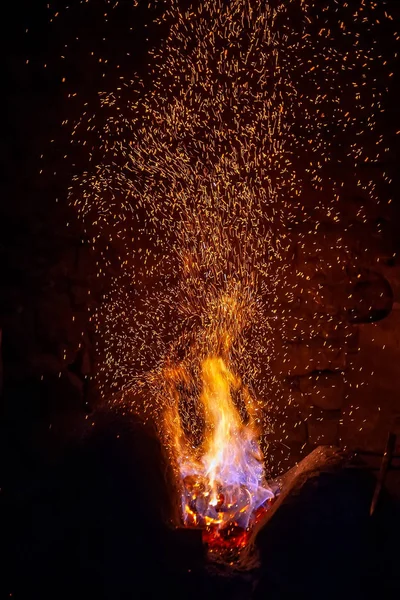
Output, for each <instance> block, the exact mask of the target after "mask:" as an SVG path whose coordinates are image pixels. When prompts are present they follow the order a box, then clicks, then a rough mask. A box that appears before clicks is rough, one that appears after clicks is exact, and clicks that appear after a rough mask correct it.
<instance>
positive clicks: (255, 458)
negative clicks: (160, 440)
mask: <svg viewBox="0 0 400 600" xmlns="http://www.w3.org/2000/svg"><path fill="white" fill-rule="evenodd" d="M168 377H169V381H170V382H171V383H173V384H174V385H172V386H171V388H170V389H171V390H172V393H173V407H172V408H170V410H169V411H167V414H166V427H167V429H168V432H169V435H170V438H171V437H172V440H173V441H172V446H173V451H174V453H175V456H176V462H177V465H178V471H179V478H180V487H181V496H182V516H183V521H184V523H185V524H186V525H187V526H191V527H201V528H203V529H204V530H205V532H204V535H203V539H204V541H205V542H206V543H207V544H208V545H209V546H211V547H215V546H218V547H219V548H223V549H227V548H232V547H236V548H240V547H243V546H244V545H245V544H246V543H247V541H248V536H249V532H250V530H251V528H252V526H253V525H254V524H255V522H256V521H257V520H258V519H259V518H260V517H261V516H262V514H264V512H265V511H266V510H267V508H268V507H269V506H270V504H271V502H272V501H273V498H274V493H273V491H272V490H271V489H270V487H269V486H268V484H267V482H266V480H265V474H264V466H263V457H262V453H261V450H260V447H259V444H258V439H257V429H256V427H255V424H254V419H253V417H254V412H255V409H254V406H253V402H252V400H251V397H250V394H249V393H248V392H247V391H246V390H244V389H243V386H242V383H241V380H240V379H239V378H238V377H237V376H235V375H234V374H233V373H232V371H231V370H230V369H229V368H228V366H227V364H226V363H225V361H224V360H223V359H222V358H221V357H219V356H209V357H207V358H206V359H205V360H204V361H203V362H202V365H201V378H202V389H201V394H200V403H201V406H202V409H203V412H204V436H203V440H202V443H201V444H200V446H199V447H193V445H190V443H189V441H188V440H187V439H186V438H185V435H184V433H183V429H182V423H181V419H180V416H179V410H178V404H179V393H178V391H177V387H179V386H177V385H176V384H177V383H178V382H183V381H186V380H187V377H188V376H187V374H186V372H185V371H184V370H183V369H176V368H175V369H171V370H170V371H169V373H168ZM232 392H237V393H239V392H241V393H242V397H243V399H244V403H245V406H246V413H247V419H246V423H244V422H243V419H242V418H241V416H240V413H239V410H238V408H237V407H236V406H235V403H234V401H233V399H232Z"/></svg>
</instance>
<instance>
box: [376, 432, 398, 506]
mask: <svg viewBox="0 0 400 600" xmlns="http://www.w3.org/2000/svg"><path fill="white" fill-rule="evenodd" d="M396 439H397V435H396V434H395V433H392V432H389V435H388V439H387V442H386V448H385V452H384V454H383V457H382V463H381V468H380V471H379V475H378V480H377V482H376V486H375V490H374V495H373V497H372V502H371V508H370V511H369V514H370V516H371V517H372V515H373V514H374V512H375V509H376V507H377V504H378V501H379V498H380V495H381V492H382V488H383V485H384V483H385V479H386V475H387V472H388V470H389V468H390V464H391V462H392V458H393V452H394V448H395V445H396Z"/></svg>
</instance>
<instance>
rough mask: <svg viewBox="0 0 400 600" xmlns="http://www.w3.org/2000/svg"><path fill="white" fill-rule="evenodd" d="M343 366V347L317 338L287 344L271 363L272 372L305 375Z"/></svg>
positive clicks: (342, 367)
mask: <svg viewBox="0 0 400 600" xmlns="http://www.w3.org/2000/svg"><path fill="white" fill-rule="evenodd" d="M345 367H346V352H345V349H344V348H341V347H338V346H335V345H333V344H328V343H326V342H322V341H320V340H318V339H317V340H310V341H309V342H308V343H306V342H303V343H298V344H289V345H287V346H286V347H284V348H283V349H282V350H281V354H280V357H279V359H278V360H277V361H276V362H275V364H274V365H273V369H274V372H276V373H277V374H279V375H284V376H294V375H306V374H308V373H311V372H312V371H325V370H330V371H335V370H343V369H344V368H345Z"/></svg>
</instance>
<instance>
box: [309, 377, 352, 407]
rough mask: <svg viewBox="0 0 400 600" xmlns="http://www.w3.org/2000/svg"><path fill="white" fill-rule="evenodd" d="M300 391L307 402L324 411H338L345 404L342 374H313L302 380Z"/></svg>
mask: <svg viewBox="0 0 400 600" xmlns="http://www.w3.org/2000/svg"><path fill="white" fill-rule="evenodd" d="M300 390H301V392H302V393H303V394H304V395H305V396H306V402H307V403H308V404H310V405H312V406H318V407H319V408H322V409H324V410H338V409H340V408H342V406H343V402H344V382H343V376H342V374H341V373H337V374H334V373H329V374H325V373H322V374H312V375H310V376H308V377H301V378H300Z"/></svg>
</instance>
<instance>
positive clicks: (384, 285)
mask: <svg viewBox="0 0 400 600" xmlns="http://www.w3.org/2000/svg"><path fill="white" fill-rule="evenodd" d="M392 307H393V291H392V288H391V286H390V284H389V282H388V281H387V280H386V279H385V278H384V277H383V275H381V274H379V273H374V272H372V271H369V272H368V273H367V274H365V273H363V274H362V276H360V278H359V280H358V281H357V282H356V283H355V284H354V286H353V287H352V289H351V291H350V294H349V308H348V318H349V322H350V323H372V322H374V321H380V320H381V319H384V318H385V317H387V316H388V315H389V313H390V312H391V310H392Z"/></svg>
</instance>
